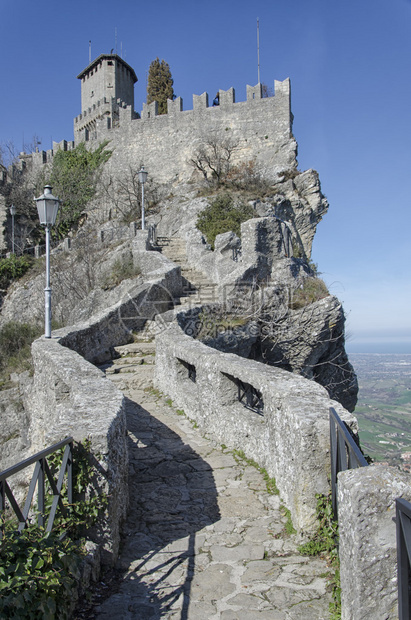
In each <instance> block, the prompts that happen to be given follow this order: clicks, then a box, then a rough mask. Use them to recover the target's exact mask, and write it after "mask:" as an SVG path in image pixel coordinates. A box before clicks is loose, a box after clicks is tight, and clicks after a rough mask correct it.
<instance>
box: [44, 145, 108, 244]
mask: <svg viewBox="0 0 411 620" xmlns="http://www.w3.org/2000/svg"><path fill="white" fill-rule="evenodd" d="M107 144H108V142H107V141H106V142H102V144H100V145H99V146H98V148H97V149H96V150H94V151H88V150H87V149H86V146H85V144H84V142H82V143H80V144H79V145H78V146H76V148H74V149H73V150H71V151H62V150H60V151H57V153H56V154H55V156H54V158H53V167H52V171H51V176H50V184H51V185H52V186H53V193H54V195H56V196H58V197H59V198H60V200H61V201H62V203H61V205H60V210H59V215H58V222H57V226H56V227H55V228H54V229H53V230H54V231H56V234H57V235H58V236H59V237H64V236H65V235H66V234H67V232H68V231H69V230H71V229H72V228H75V227H76V226H77V225H78V223H79V221H80V218H81V216H82V214H83V212H84V210H85V208H86V206H87V204H88V203H89V201H90V200H91V199H92V198H93V196H94V195H95V193H96V184H97V175H96V173H97V170H98V168H99V167H100V166H101V165H102V164H104V163H105V162H106V161H107V160H108V159H109V158H110V156H111V153H112V151H110V150H106V146H107Z"/></svg>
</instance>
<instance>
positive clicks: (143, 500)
mask: <svg viewBox="0 0 411 620" xmlns="http://www.w3.org/2000/svg"><path fill="white" fill-rule="evenodd" d="M126 412H127V428H128V450H129V463H130V466H129V492H130V507H129V513H128V518H127V523H126V526H125V528H124V537H123V545H122V552H121V555H120V558H119V561H118V566H117V569H116V570H117V577H120V576H121V580H120V579H119V580H118V585H117V591H114V592H113V589H112V591H111V595H110V596H109V597H108V598H106V600H105V601H104V603H103V604H102V605H101V606H100V607H99V608H98V609H94V613H95V615H94V617H96V618H99V619H101V620H103V619H106V618H110V620H113V618H122V619H123V618H124V619H126V618H138V619H141V620H144V619H145V618H150V620H156V619H159V618H165V617H167V614H168V612H169V611H170V609H171V608H172V606H173V605H174V612H175V611H176V609H179V610H181V615H180V618H181V620H187V617H188V607H189V596H190V589H191V582H192V579H193V575H194V563H195V550H196V533H197V532H198V531H199V530H201V529H202V528H204V527H205V526H206V525H210V524H212V523H215V522H216V521H218V520H219V518H220V513H219V508H218V504H217V491H216V487H215V482H214V477H213V473H212V469H211V467H210V465H208V463H206V462H205V461H204V460H203V459H202V458H201V457H200V456H199V454H197V453H196V452H195V451H194V450H193V449H192V448H191V447H190V446H189V445H187V444H185V443H184V442H183V440H182V439H181V437H180V436H179V435H178V434H177V433H176V432H174V431H173V430H172V429H171V428H169V427H168V426H166V425H165V424H163V423H162V422H161V421H159V420H158V419H157V418H155V417H154V416H152V415H151V414H150V413H149V412H148V411H147V410H146V409H144V408H143V407H141V406H140V405H138V404H137V403H135V402H133V401H132V400H130V399H126ZM88 617H89V618H90V617H93V615H90V614H89V615H88Z"/></svg>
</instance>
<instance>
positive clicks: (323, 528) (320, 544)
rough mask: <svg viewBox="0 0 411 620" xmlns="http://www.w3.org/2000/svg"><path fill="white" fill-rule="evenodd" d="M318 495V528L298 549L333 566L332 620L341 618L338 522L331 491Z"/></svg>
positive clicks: (331, 583) (331, 576) (331, 578)
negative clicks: (323, 559)
mask: <svg viewBox="0 0 411 620" xmlns="http://www.w3.org/2000/svg"><path fill="white" fill-rule="evenodd" d="M316 497H317V520H318V529H317V532H316V533H315V534H314V536H313V538H312V539H311V540H309V541H308V542H307V543H305V544H304V545H300V546H299V547H298V551H299V552H300V553H301V554H302V555H310V556H315V555H319V556H322V557H324V558H325V559H326V560H327V562H328V564H329V566H330V567H331V573H330V574H329V583H330V585H331V588H332V596H333V599H334V600H333V602H332V603H330V613H331V620H339V619H340V618H341V585H340V561H339V559H338V552H337V545H338V523H337V521H336V520H335V519H334V514H333V510H332V502H331V493H329V494H328V495H327V496H326V495H320V494H317V495H316Z"/></svg>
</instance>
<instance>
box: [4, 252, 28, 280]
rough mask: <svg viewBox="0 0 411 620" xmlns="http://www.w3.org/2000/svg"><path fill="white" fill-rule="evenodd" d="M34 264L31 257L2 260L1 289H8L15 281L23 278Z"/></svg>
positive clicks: (14, 256) (11, 257)
mask: <svg viewBox="0 0 411 620" xmlns="http://www.w3.org/2000/svg"><path fill="white" fill-rule="evenodd" d="M32 264H33V259H32V258H31V257H30V256H16V255H15V254H11V256H10V258H0V289H7V288H8V287H9V286H10V284H11V282H12V281H13V280H18V279H19V278H21V277H22V276H23V275H24V274H25V273H26V271H28V270H29V269H30V267H31V266H32Z"/></svg>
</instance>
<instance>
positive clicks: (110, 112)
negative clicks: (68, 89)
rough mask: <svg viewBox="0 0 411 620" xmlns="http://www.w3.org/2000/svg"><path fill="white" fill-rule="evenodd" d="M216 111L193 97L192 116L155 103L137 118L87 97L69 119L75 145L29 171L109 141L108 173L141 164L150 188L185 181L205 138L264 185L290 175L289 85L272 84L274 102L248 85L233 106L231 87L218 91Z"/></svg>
mask: <svg viewBox="0 0 411 620" xmlns="http://www.w3.org/2000/svg"><path fill="white" fill-rule="evenodd" d="M219 94H220V97H219V99H220V104H219V105H218V106H209V100H208V94H207V93H203V94H202V95H194V96H193V109H192V110H183V101H182V99H181V97H177V98H176V99H175V101H171V100H169V101H168V113H167V114H162V115H159V114H158V109H157V108H158V105H157V102H153V103H150V104H149V105H146V104H143V110H142V112H141V115H139V114H136V112H134V110H133V105H131V104H128V103H125V102H124V101H123V100H122V99H120V98H119V99H117V100H115V99H113V98H110V97H107V96H103V97H101V98H100V99H98V100H92V101H93V102H92V103H91V101H90V98H89V101H90V106H89V107H88V108H87V109H84V110H83V111H82V113H81V114H80V115H78V116H77V117H76V118H75V119H74V136H75V140H74V142H67V141H65V140H62V141H61V142H54V143H53V149H50V150H48V151H39V152H37V153H33V154H31V155H30V156H26V157H27V158H30V159H31V161H32V162H33V164H34V166H35V167H37V166H41V165H43V164H45V163H50V162H51V161H52V157H53V154H54V152H55V151H56V150H58V149H63V150H70V149H72V148H74V145H75V144H79V143H80V142H82V141H85V142H86V143H87V145H88V146H89V147H90V148H96V147H97V146H98V144H99V143H101V142H102V141H104V140H109V141H110V145H109V148H110V149H113V155H112V157H111V158H110V159H109V161H108V162H107V164H106V171H107V174H112V175H116V174H121V173H124V171H126V170H127V169H129V168H130V167H132V168H140V166H141V165H142V164H143V165H144V166H145V168H146V169H147V170H149V172H150V176H152V177H153V178H154V179H155V180H156V181H157V182H160V183H168V182H182V181H187V180H189V178H190V177H191V176H192V174H193V166H192V165H191V164H190V159H191V157H192V156H193V154H194V152H195V151H196V149H197V148H198V147H199V146H201V145H203V144H204V143H205V142H206V141H207V140H208V139H210V138H211V139H217V140H218V141H225V142H229V143H230V144H231V145H234V146H235V147H236V148H235V149H234V152H233V163H234V164H238V163H241V162H248V161H254V162H255V163H256V165H257V168H258V170H259V171H260V172H261V173H262V174H263V175H264V177H265V178H267V179H275V178H277V176H278V174H279V173H280V172H282V171H284V170H287V169H290V168H296V166H297V162H296V152H297V144H296V142H295V139H294V137H293V135H292V113H291V86H290V80H289V79H288V78H287V79H286V80H284V81H282V82H280V81H277V80H276V81H275V96H274V97H267V98H263V97H262V87H261V84H257V85H256V86H247V99H246V101H240V102H238V103H236V101H235V92H234V89H233V88H230V89H229V90H227V91H223V90H220V91H219Z"/></svg>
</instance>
